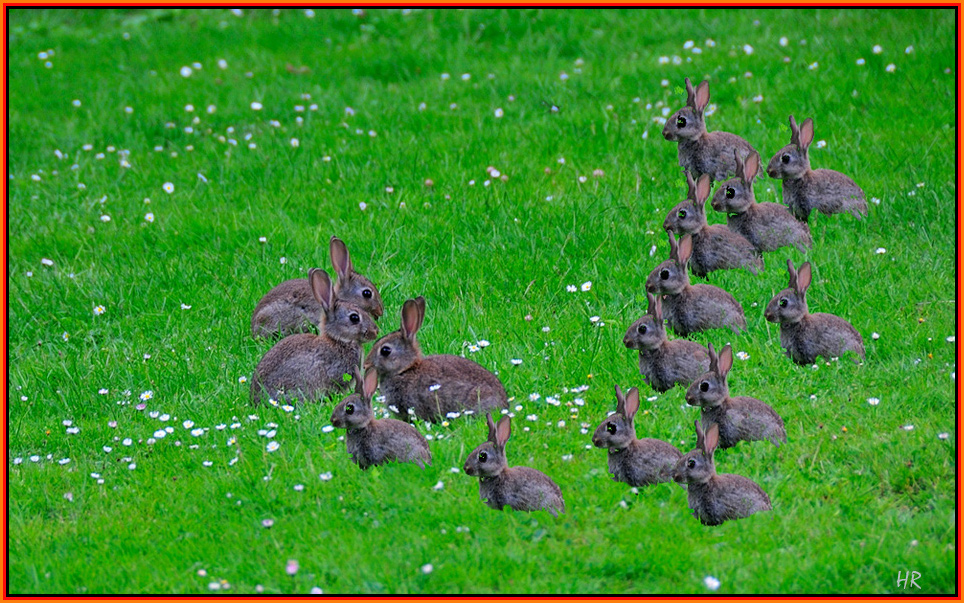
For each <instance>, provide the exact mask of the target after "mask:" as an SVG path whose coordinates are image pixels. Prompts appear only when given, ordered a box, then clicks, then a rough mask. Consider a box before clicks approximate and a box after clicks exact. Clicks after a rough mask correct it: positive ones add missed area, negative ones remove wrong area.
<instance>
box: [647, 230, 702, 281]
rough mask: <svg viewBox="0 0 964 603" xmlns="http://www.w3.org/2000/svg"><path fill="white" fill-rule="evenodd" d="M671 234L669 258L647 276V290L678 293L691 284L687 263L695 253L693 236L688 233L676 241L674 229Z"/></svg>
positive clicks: (669, 233)
mask: <svg viewBox="0 0 964 603" xmlns="http://www.w3.org/2000/svg"><path fill="white" fill-rule="evenodd" d="M666 234H667V235H669V259H668V260H666V261H665V262H663V263H662V264H660V265H659V266H657V267H656V268H655V269H653V271H652V272H650V273H649V277H647V278H646V291H647V292H648V293H653V294H655V295H660V294H669V295H677V294H679V293H680V292H681V291H682V290H683V289H685V288H686V286H687V285H689V284H690V279H689V275H688V274H687V273H686V265H687V264H688V263H689V261H690V255H691V254H692V253H693V237H692V236H690V235H688V234H686V235H683V237H682V238H681V239H680V240H679V244H678V245H677V243H676V237H674V236H673V233H672V231H666Z"/></svg>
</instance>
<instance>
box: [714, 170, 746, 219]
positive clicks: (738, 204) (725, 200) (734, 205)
mask: <svg viewBox="0 0 964 603" xmlns="http://www.w3.org/2000/svg"><path fill="white" fill-rule="evenodd" d="M755 201H756V199H755V198H754V196H753V186H752V185H748V184H747V183H745V182H744V181H743V180H741V179H740V178H730V179H729V180H727V181H726V182H724V183H723V184H721V185H720V187H719V188H718V189H717V190H716V194H714V195H713V200H712V201H711V202H710V205H712V206H713V209H714V210H715V211H719V212H723V213H727V214H742V213H743V212H745V211H746V210H748V209H750V205H752V204H753V203H754V202H755Z"/></svg>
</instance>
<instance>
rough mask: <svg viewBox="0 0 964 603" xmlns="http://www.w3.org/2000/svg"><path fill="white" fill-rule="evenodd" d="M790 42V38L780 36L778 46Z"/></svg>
mask: <svg viewBox="0 0 964 603" xmlns="http://www.w3.org/2000/svg"><path fill="white" fill-rule="evenodd" d="M789 43H790V40H789V39H788V38H787V37H786V36H782V37H781V38H780V46H786V45H787V44H789Z"/></svg>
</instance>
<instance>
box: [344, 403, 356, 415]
mask: <svg viewBox="0 0 964 603" xmlns="http://www.w3.org/2000/svg"><path fill="white" fill-rule="evenodd" d="M354 413H355V405H354V404H346V405H345V414H346V415H351V414H354Z"/></svg>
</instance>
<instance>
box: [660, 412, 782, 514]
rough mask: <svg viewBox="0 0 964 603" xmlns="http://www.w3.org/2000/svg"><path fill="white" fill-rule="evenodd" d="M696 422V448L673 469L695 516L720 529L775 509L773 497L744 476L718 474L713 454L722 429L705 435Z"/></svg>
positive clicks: (713, 426)
mask: <svg viewBox="0 0 964 603" xmlns="http://www.w3.org/2000/svg"><path fill="white" fill-rule="evenodd" d="M694 423H695V424H696V449H695V450H691V451H690V452H687V453H686V454H685V455H684V456H683V458H681V459H680V460H679V462H677V463H676V468H675V469H674V470H673V479H674V480H676V483H678V484H686V489H687V492H688V494H687V499H688V500H689V504H690V509H692V510H693V516H694V517H696V518H697V519H699V520H700V523H702V524H703V525H707V526H718V525H720V524H721V523H723V522H724V521H727V520H729V519H741V518H743V517H749V516H750V515H753V514H754V513H757V512H759V511H769V510H770V509H772V508H773V507H772V506H771V505H770V497H769V496H767V493H766V492H764V491H763V489H762V488H760V486H758V485H756V483H755V482H753V481H752V480H750V479H748V478H745V477H743V476H742V475H733V474H730V473H723V474H717V473H716V467H715V466H714V465H713V451H715V450H716V445H717V443H718V441H719V436H720V429H719V426H717V425H716V424H715V423H713V424H711V425H710V426H709V427H708V428H707V429H706V434H705V435H704V433H703V430H702V429H700V422H699V420H696V421H694Z"/></svg>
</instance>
